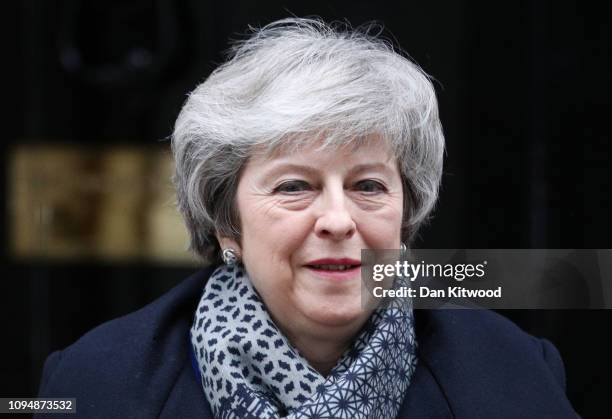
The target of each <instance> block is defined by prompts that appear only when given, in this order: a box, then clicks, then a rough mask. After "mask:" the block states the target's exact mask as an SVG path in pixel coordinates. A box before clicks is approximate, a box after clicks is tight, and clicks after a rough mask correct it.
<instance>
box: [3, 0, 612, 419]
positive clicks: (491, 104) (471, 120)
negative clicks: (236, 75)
mask: <svg viewBox="0 0 612 419" xmlns="http://www.w3.org/2000/svg"><path fill="white" fill-rule="evenodd" d="M611 8H612V6H610V4H609V2H606V1H599V2H588V3H587V2H578V1H563V0H562V1H555V2H553V1H538V2H530V1H515V2H490V1H484V0H475V1H471V2H443V1H433V0H432V1H428V2H422V1H421V2H414V1H404V2H401V3H400V2H397V4H391V3H390V4H383V3H382V2H371V1H358V0H352V1H315V0H311V1H308V2H306V1H293V2H286V1H285V2H283V1H266V2H259V1H258V2H254V1H242V0H228V1H224V2H211V1H204V0H181V1H178V0H174V1H173V0H157V1H153V0H150V1H144V0H122V1H116V0H115V1H111V0H106V1H104V2H102V1H93V0H92V1H77V0H63V1H60V0H48V1H41V0H23V1H20V2H10V3H6V4H4V5H3V10H4V12H3V13H2V17H1V18H0V19H1V20H2V30H3V40H4V48H3V52H4V54H3V60H2V63H3V65H2V67H3V70H4V74H5V76H4V83H5V84H4V88H3V89H2V91H3V97H4V99H3V106H2V118H3V121H4V123H3V129H2V140H3V141H2V153H1V156H2V157H1V158H2V167H3V169H4V170H3V171H2V174H1V176H2V181H1V182H0V197H1V198H2V202H3V203H4V205H3V206H1V207H0V216H1V218H0V219H1V220H2V223H1V227H0V234H1V235H2V240H1V243H2V257H3V264H2V271H1V274H2V278H1V280H0V326H1V329H0V330H1V331H2V339H1V340H2V345H0V348H1V353H0V355H1V356H0V396H2V397H10V396H21V397H26V396H34V395H35V394H36V393H37V390H38V383H39V379H40V374H41V368H42V364H43V362H44V359H45V357H46V356H47V355H48V354H49V353H50V352H52V351H53V350H57V349H60V348H63V347H65V346H67V345H69V344H71V343H72V342H74V341H75V340H76V339H77V338H78V337H79V336H81V335H82V334H83V333H85V332H86V331H87V330H89V329H91V328H92V327H94V326H96V325H98V324H100V323H102V322H105V321H107V320H110V319H112V318H115V317H117V316H121V315H124V314H126V313H129V312H131V311H134V310H136V309H138V308H139V307H142V306H143V305H145V304H147V303H148V302H150V301H152V300H153V299H155V298H156V297H158V296H159V295H161V294H163V293H164V292H165V291H167V290H168V289H169V288H171V287H172V286H173V285H175V284H177V283H178V282H180V281H181V280H182V279H184V278H185V277H186V276H188V275H189V274H190V273H192V272H194V271H196V270H197V269H199V267H200V266H201V264H202V263H201V262H198V261H196V260H195V259H194V258H193V257H191V256H190V255H189V254H188V253H187V251H186V247H187V235H186V232H185V229H184V227H183V225H182V221H181V219H180V218H179V216H178V214H177V213H176V211H175V209H174V205H173V203H174V196H173V191H172V187H171V183H170V174H171V172H172V161H171V158H170V153H169V142H168V141H167V138H168V136H169V135H170V134H171V132H172V127H173V123H174V120H175V118H176V116H177V114H178V112H179V110H180V107H181V104H182V103H183V101H184V100H185V98H186V94H187V93H188V92H189V91H190V90H191V89H193V88H194V87H195V86H196V84H197V83H199V82H201V81H203V80H204V79H205V78H206V76H207V75H208V74H209V73H210V72H211V71H212V70H213V69H214V68H215V67H216V66H217V65H218V64H219V63H221V62H223V59H224V50H226V48H227V47H228V39H230V38H231V39H241V38H243V37H244V33H245V31H246V28H247V25H249V24H251V25H254V26H261V25H265V24H266V23H269V22H271V21H273V20H276V19H279V18H283V17H287V16H290V15H291V14H294V15H296V16H308V15H318V16H321V17H323V18H324V19H326V20H333V19H345V18H346V19H347V20H348V21H349V22H351V23H352V24H353V25H360V24H362V23H365V22H368V21H371V20H376V21H378V22H379V23H382V24H384V26H385V27H386V28H387V30H388V31H389V32H390V33H391V34H393V36H394V37H395V39H396V41H397V42H398V43H399V44H400V45H401V46H402V47H403V48H404V49H405V50H406V51H407V52H408V53H409V54H410V55H411V56H412V57H413V58H414V59H415V60H416V61H417V62H418V63H419V64H420V65H421V66H422V67H423V68H424V69H425V71H426V72H428V73H429V74H431V75H432V76H433V77H434V78H435V79H436V89H437V93H438V97H439V101H440V112H441V117H442V121H443V125H444V129H445V133H446V139H447V157H446V163H445V175H444V179H443V186H442V192H441V199H440V202H439V206H438V209H437V211H436V213H435V218H434V220H433V222H432V224H431V225H430V226H429V227H427V228H425V229H424V230H423V232H422V234H421V237H420V238H419V240H418V242H417V246H418V247H422V248H452V249H456V248H572V249H596V248H611V247H612V238H611V237H612V234H611V233H612V223H611V222H610V216H611V215H612V199H611V194H610V190H611V189H612V173H611V170H610V159H611V158H612V144H611V138H610V117H611V100H610V93H611V91H610V85H611V83H610V82H611V81H612V80H611V79H612V76H611V74H612V69H611V63H612V51H611V45H612V25H611V23H612V19H611V17H612V16H611V15H612V12H611ZM502 314H504V315H506V316H508V317H509V318H511V319H512V320H514V321H515V322H516V323H518V324H519V325H520V326H521V327H522V328H524V329H525V330H527V331H528V332H530V333H533V334H535V335H538V336H543V337H546V338H548V339H550V340H551V341H553V342H554V343H555V345H556V346H557V347H558V348H559V350H560V351H561V354H562V356H563V359H564V361H565V364H566V370H567V381H568V395H569V398H570V400H571V402H572V404H573V405H574V407H575V409H576V410H577V411H578V413H580V414H581V415H582V416H584V417H606V416H607V417H609V414H610V412H612V402H611V401H610V398H609V394H610V384H609V377H610V376H612V361H611V360H610V354H611V353H612V342H611V340H610V339H611V338H610V334H611V333H610V331H611V330H612V312H611V311H609V310H608V311H605V310H599V311H598V310H590V311H580V310H563V311H542V310H539V311H535V310H534V311H524V310H522V311H519V310H508V311H504V312H503V313H502Z"/></svg>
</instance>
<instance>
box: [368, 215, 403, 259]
mask: <svg viewBox="0 0 612 419" xmlns="http://www.w3.org/2000/svg"><path fill="white" fill-rule="evenodd" d="M402 217H403V214H402V206H401V205H389V206H387V207H385V208H382V209H381V210H379V211H377V212H376V213H375V214H372V213H370V214H363V215H362V216H361V217H360V221H359V230H360V232H361V234H362V236H363V239H364V241H365V242H366V244H367V245H368V247H371V248H378V249H385V248H386V249H391V248H393V249H394V248H396V247H398V246H399V243H400V237H401V228H402Z"/></svg>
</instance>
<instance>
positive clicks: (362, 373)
mask: <svg viewBox="0 0 612 419" xmlns="http://www.w3.org/2000/svg"><path fill="white" fill-rule="evenodd" d="M191 342H192V344H193V349H194V353H195V357H196V360H197V364H198V368H199V373H200V376H201V383H202V387H203V389H204V394H205V396H206V398H207V400H208V402H209V403H210V405H211V407H212V411H213V413H214V416H215V418H217V419H218V418H224V419H225V418H250V419H255V418H257V419H268V418H279V417H289V418H292V419H293V418H311V419H313V418H370V419H379V418H385V419H387V418H395V417H396V416H397V413H398V411H399V409H400V406H401V404H402V401H403V399H404V395H405V393H406V390H407V388H408V386H409V385H410V381H411V379H412V375H413V373H414V370H415V367H416V362H417V358H416V354H415V351H416V342H415V335H414V317H413V313H412V309H411V305H410V301H409V300H406V299H401V300H398V299H395V300H392V301H391V303H390V304H389V305H388V306H387V307H385V308H378V309H376V310H375V311H374V313H373V314H372V316H371V317H370V319H369V320H368V321H367V323H366V324H365V326H364V327H363V328H362V330H361V332H360V333H359V334H358V336H357V338H356V339H355V341H354V342H353V344H352V345H351V347H349V348H348V349H347V350H346V351H345V353H344V354H343V355H342V357H341V358H340V360H339V361H338V363H337V364H336V366H335V367H334V368H333V369H332V371H331V373H330V374H329V376H327V377H324V376H322V375H321V374H320V373H319V372H317V371H316V370H315V369H313V368H312V367H311V366H310V365H309V363H308V361H307V360H306V359H305V358H303V357H302V356H301V355H300V354H299V353H298V351H297V349H296V348H294V347H293V346H292V345H291V343H290V342H289V341H288V340H287V338H286V337H285V336H284V335H283V334H282V333H281V332H280V331H279V329H278V327H277V326H276V325H275V324H274V322H273V321H272V319H271V318H270V315H269V314H268V312H267V311H266V308H265V305H264V304H263V302H262V301H261V298H260V296H259V294H258V293H257V291H256V290H255V289H254V288H253V286H252V284H251V281H250V280H249V278H248V276H247V274H246V272H245V270H244V268H243V267H242V266H241V265H235V266H227V265H223V266H221V267H219V268H218V269H217V270H215V272H214V273H213V274H212V276H211V277H210V279H209V280H208V282H207V283H206V286H205V288H204V292H203V294H202V298H201V299H200V303H199V305H198V308H197V310H196V314H195V319H194V323H193V326H192V328H191Z"/></svg>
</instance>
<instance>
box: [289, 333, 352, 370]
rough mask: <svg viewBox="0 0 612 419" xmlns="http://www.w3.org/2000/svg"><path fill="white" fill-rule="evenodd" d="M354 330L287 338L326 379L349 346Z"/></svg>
mask: <svg viewBox="0 0 612 419" xmlns="http://www.w3.org/2000/svg"><path fill="white" fill-rule="evenodd" d="M355 333H356V331H355V330H349V331H346V330H343V331H342V332H340V331H335V333H331V334H327V336H321V335H311V334H308V335H307V334H301V335H293V336H288V335H286V336H288V338H289V340H290V341H291V343H292V345H293V346H294V347H295V348H296V349H297V350H298V351H299V353H300V355H302V356H303V357H304V358H306V359H307V360H308V363H309V364H310V365H311V366H312V367H313V368H314V369H316V370H317V371H318V372H319V373H320V374H321V375H323V376H324V377H327V376H328V375H329V373H330V372H331V370H332V369H333V368H334V367H335V366H336V364H337V363H338V361H339V360H340V357H341V356H342V354H343V353H344V351H345V350H346V349H347V348H348V347H349V345H350V344H351V342H352V340H353V338H354V335H355Z"/></svg>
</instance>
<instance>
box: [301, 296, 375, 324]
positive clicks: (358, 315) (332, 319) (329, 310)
mask: <svg viewBox="0 0 612 419" xmlns="http://www.w3.org/2000/svg"><path fill="white" fill-rule="evenodd" d="M363 316H364V310H363V309H362V308H361V304H360V302H357V304H355V302H354V301H351V302H348V301H347V302H344V303H338V302H337V303H333V302H332V303H328V304H318V305H317V304H313V305H310V306H309V310H308V313H307V317H308V318H310V319H311V320H312V321H314V322H316V323H318V324H321V325H325V326H328V327H342V326H349V325H351V324H353V323H355V322H358V321H359V320H360V319H362V318H363Z"/></svg>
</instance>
